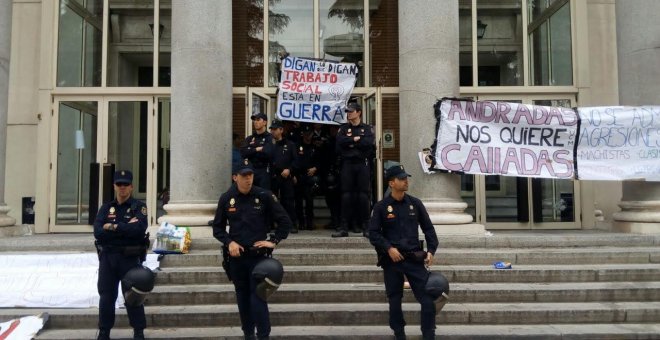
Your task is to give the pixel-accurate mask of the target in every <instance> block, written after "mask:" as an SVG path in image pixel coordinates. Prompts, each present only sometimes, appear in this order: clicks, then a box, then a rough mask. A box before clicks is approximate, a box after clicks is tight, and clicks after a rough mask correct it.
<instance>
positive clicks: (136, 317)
mask: <svg viewBox="0 0 660 340" xmlns="http://www.w3.org/2000/svg"><path fill="white" fill-rule="evenodd" d="M141 265H142V262H141V261H140V257H139V256H124V255H122V254H121V253H119V252H107V251H102V252H101V255H100V257H99V280H98V283H97V288H98V291H99V296H100V300H99V329H105V330H110V329H111V328H112V326H114V325H115V303H116V301H117V294H118V293H119V289H118V287H119V282H121V279H122V278H123V277H124V275H126V273H127V272H128V271H129V270H131V269H133V268H135V267H139V266H141ZM126 313H127V314H128V320H129V322H130V324H131V327H133V328H134V329H145V328H146V327H147V320H146V318H145V316H144V305H141V306H137V307H129V306H126Z"/></svg>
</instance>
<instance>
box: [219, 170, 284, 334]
mask: <svg viewBox="0 0 660 340" xmlns="http://www.w3.org/2000/svg"><path fill="white" fill-rule="evenodd" d="M232 179H233V180H234V184H233V185H232V186H231V187H230V188H229V190H227V192H225V193H224V194H222V196H220V200H219V201H218V208H217V210H216V212H215V219H214V220H213V236H214V237H215V238H216V239H218V240H219V241H220V242H222V244H223V245H224V247H226V248H227V252H228V255H229V275H230V277H231V280H232V281H233V283H234V289H235V291H236V302H237V304H238V312H239V315H240V318H241V327H242V329H243V333H244V335H245V339H256V338H255V326H256V336H257V338H258V339H268V337H269V335H270V318H269V315H268V304H267V303H266V301H264V300H262V299H261V298H260V297H259V296H257V294H256V292H255V289H256V284H257V281H256V280H255V279H254V278H253V277H252V270H253V269H254V267H255V266H256V265H257V264H258V263H259V262H260V261H262V260H264V259H266V258H267V256H270V254H271V253H272V250H273V249H274V248H275V246H276V245H277V244H278V243H279V242H280V241H281V240H283V239H285V238H286V237H287V236H288V234H289V230H290V229H291V219H289V216H288V215H287V213H286V211H284V208H282V205H280V203H279V202H278V200H277V197H275V195H273V193H271V192H270V191H268V190H266V189H263V188H260V187H257V186H254V185H253V184H252V183H253V180H254V169H253V168H252V165H251V164H250V163H249V162H248V160H247V159H246V160H243V162H241V163H240V165H239V166H238V167H236V168H234V171H233V175H232ZM228 222H229V230H227V223H228ZM273 223H275V224H276V226H277V229H276V230H275V233H274V234H271V236H270V238H268V232H269V231H270V230H271V225H272V224H273Z"/></svg>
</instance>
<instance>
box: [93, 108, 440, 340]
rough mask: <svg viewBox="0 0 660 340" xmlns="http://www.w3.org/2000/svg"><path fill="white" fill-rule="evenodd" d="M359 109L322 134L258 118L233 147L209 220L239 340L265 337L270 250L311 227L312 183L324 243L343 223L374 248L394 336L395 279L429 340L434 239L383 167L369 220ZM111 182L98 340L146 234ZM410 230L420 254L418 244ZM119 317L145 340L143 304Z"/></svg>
mask: <svg viewBox="0 0 660 340" xmlns="http://www.w3.org/2000/svg"><path fill="white" fill-rule="evenodd" d="M361 111H362V110H361V107H360V106H359V105H358V104H357V103H349V104H348V105H347V108H346V113H347V115H348V117H347V118H348V123H346V124H343V125H341V126H340V127H339V128H338V129H336V130H334V131H333V130H331V131H332V132H331V133H329V134H326V135H324V133H323V132H322V130H321V129H320V126H298V127H296V128H289V129H285V126H284V124H283V123H282V122H280V121H277V120H275V121H273V122H272V123H271V125H270V127H269V130H270V133H268V132H267V131H266V123H267V117H266V115H264V114H256V115H253V116H252V121H253V126H254V133H253V134H252V135H250V136H248V137H247V138H246V139H245V141H244V143H243V145H242V146H241V148H240V153H241V156H242V159H240V160H239V161H238V162H236V163H235V164H233V165H232V181H233V184H232V185H231V187H230V188H229V189H228V190H227V191H226V192H225V193H223V194H222V196H221V197H220V200H219V202H218V206H217V209H216V213H215V218H214V220H213V221H212V227H213V236H214V237H215V238H216V239H217V240H219V241H220V242H221V243H222V245H223V249H224V254H223V261H224V262H223V267H225V272H226V273H227V275H228V277H229V279H230V280H231V281H232V282H233V284H234V288H235V292H236V302H237V305H238V310H239V316H240V320H241V328H242V330H243V333H244V337H245V339H268V338H269V336H270V331H271V326H270V318H269V312H268V304H267V301H266V299H267V297H268V296H269V294H271V293H272V291H273V290H274V289H277V287H278V286H279V283H280V282H281V279H282V267H281V264H280V263H279V262H278V261H274V260H272V259H271V257H272V252H273V249H275V248H276V246H277V245H278V243H279V242H280V241H282V240H284V239H286V238H287V236H288V234H289V232H297V229H312V226H313V217H314V216H313V196H314V194H315V190H316V187H317V186H320V185H324V186H325V187H326V199H327V200H329V202H328V206H329V207H330V210H331V213H332V214H333V222H335V223H337V231H336V232H335V233H333V234H332V236H333V237H346V236H348V230H349V226H350V225H351V224H352V225H353V227H354V228H353V231H356V232H362V233H363V235H364V236H365V237H368V238H369V240H370V242H371V244H372V245H373V246H374V247H375V248H376V252H377V254H378V265H379V266H381V267H382V268H383V272H384V281H385V291H386V295H387V298H388V301H389V312H390V328H391V329H392V330H393V332H394V335H395V337H396V339H405V330H404V326H405V320H404V318H403V313H402V310H401V302H402V297H403V286H404V276H405V278H407V280H408V281H409V283H410V286H411V288H412V291H413V293H414V295H415V298H416V299H417V300H418V302H419V303H420V304H421V306H422V314H421V315H422V317H421V329H422V335H423V338H424V339H425V340H426V339H434V338H435V315H436V312H437V311H436V305H435V302H434V301H436V299H437V298H438V296H439V294H441V293H446V292H448V283H447V282H446V279H444V278H441V279H440V281H438V278H437V277H434V278H433V279H432V278H431V277H432V274H433V273H432V274H429V272H428V267H429V266H430V265H431V264H432V261H433V255H434V254H435V251H436V249H437V247H438V239H437V236H436V234H435V230H434V229H433V225H432V223H431V221H430V218H429V216H428V213H427V212H426V209H425V208H424V205H423V204H422V203H421V201H420V200H419V199H417V198H414V197H412V196H410V195H408V194H406V191H407V190H408V177H409V176H410V175H408V173H406V172H405V170H404V168H403V166H395V167H392V168H390V169H388V170H387V172H386V174H385V179H386V181H387V183H388V185H389V188H390V191H391V193H390V195H389V196H387V197H385V198H384V199H383V200H382V201H380V202H378V203H377V204H376V205H375V206H374V209H373V215H372V216H370V211H371V203H370V202H371V200H370V185H371V180H370V177H371V161H372V158H373V152H374V131H373V128H372V127H371V126H370V125H367V124H364V123H362V121H361V114H362V112H361ZM335 131H336V134H335V133H334V132H335ZM320 155H322V156H320ZM335 155H336V156H335ZM333 176H334V178H333ZM323 177H324V179H321V178H323ZM337 182H339V183H340V184H338V183H337ZM114 183H115V193H116V196H117V198H116V199H115V200H113V201H111V202H108V203H106V204H104V205H103V206H102V207H101V209H100V210H99V213H98V216H97V219H96V222H95V224H94V234H95V237H96V239H97V243H98V249H99V260H100V263H99V281H98V289H99V295H100V307H99V333H98V339H109V338H110V329H111V328H112V326H113V325H114V303H115V300H116V298H117V294H118V290H117V286H118V283H119V282H120V280H122V277H124V276H125V275H126V273H127V272H128V271H129V270H131V269H132V268H136V267H138V266H141V258H140V256H139V255H136V254H134V253H132V252H130V251H128V250H130V249H132V248H131V247H133V246H136V245H141V244H142V243H143V241H144V234H145V230H146V227H147V219H146V215H147V211H146V206H145V205H144V203H142V202H140V201H137V200H135V199H134V198H132V197H131V193H132V189H133V187H132V174H130V172H128V171H119V172H117V173H116V174H115V180H114ZM271 190H272V191H271ZM328 193H330V194H331V195H330V197H328ZM332 194H334V196H332ZM419 227H421V229H422V232H423V233H424V235H425V239H426V243H427V250H423V249H422V246H421V244H420V242H419V240H418V228H419ZM273 263H276V264H275V265H273ZM278 265H279V268H278ZM278 271H279V273H278ZM265 283H267V284H265ZM430 283H431V284H430ZM264 287H265V288H264ZM264 289H265V290H270V292H264ZM140 303H141V302H140ZM127 312H128V317H129V320H130V325H131V326H132V327H133V329H134V339H144V332H143V330H144V328H146V321H145V315H144V307H143V306H142V305H141V304H140V305H139V306H135V305H131V306H129V305H128V304H127Z"/></svg>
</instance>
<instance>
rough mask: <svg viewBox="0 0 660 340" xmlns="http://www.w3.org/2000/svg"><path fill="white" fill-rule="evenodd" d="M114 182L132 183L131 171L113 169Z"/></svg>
mask: <svg viewBox="0 0 660 340" xmlns="http://www.w3.org/2000/svg"><path fill="white" fill-rule="evenodd" d="M114 183H115V184H120V183H122V184H132V183H133V173H132V172H130V171H128V170H119V171H115V179H114Z"/></svg>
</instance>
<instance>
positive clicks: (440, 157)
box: [435, 100, 578, 179]
mask: <svg viewBox="0 0 660 340" xmlns="http://www.w3.org/2000/svg"><path fill="white" fill-rule="evenodd" d="M439 119H440V124H439V128H438V132H437V136H436V138H437V145H436V148H435V158H436V162H437V164H436V166H435V167H436V168H437V169H443V170H450V171H457V172H464V173H468V174H491V175H503V176H521V177H540V178H561V179H568V178H573V176H574V172H575V171H574V167H573V163H574V161H573V157H574V153H573V150H574V148H575V143H576V135H577V123H578V117H577V114H576V113H575V111H573V110H571V109H568V108H561V107H548V106H536V105H526V104H517V103H506V102H494V101H479V102H471V101H462V100H443V101H442V102H441V105H440V117H439Z"/></svg>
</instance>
